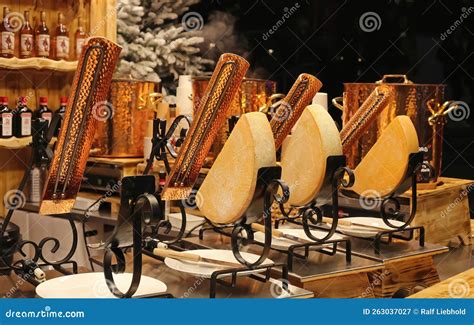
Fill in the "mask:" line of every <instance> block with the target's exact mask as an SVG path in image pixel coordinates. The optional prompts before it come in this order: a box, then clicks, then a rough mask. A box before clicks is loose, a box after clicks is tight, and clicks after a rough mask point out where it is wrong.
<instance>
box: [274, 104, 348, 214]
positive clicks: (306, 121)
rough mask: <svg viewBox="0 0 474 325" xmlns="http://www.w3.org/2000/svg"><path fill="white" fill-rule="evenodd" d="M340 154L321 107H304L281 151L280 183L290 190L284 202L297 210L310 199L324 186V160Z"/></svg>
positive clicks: (333, 130) (332, 125)
mask: <svg viewBox="0 0 474 325" xmlns="http://www.w3.org/2000/svg"><path fill="white" fill-rule="evenodd" d="M341 154H342V144H341V138H340V136H339V131H338V129H337V127H336V124H335V123H334V121H333V119H332V117H331V115H329V113H328V112H327V111H326V110H325V109H324V108H323V107H322V106H321V105H317V104H315V105H310V106H308V107H306V109H305V110H304V112H303V114H302V115H301V117H300V119H299V120H298V123H297V124H296V126H295V128H294V131H293V133H292V134H291V136H289V137H288V138H287V139H286V141H285V142H284V144H283V147H282V154H281V166H282V180H283V181H284V182H285V183H286V184H287V185H288V186H289V188H290V198H289V200H288V202H289V203H290V204H291V205H297V206H301V205H305V204H307V203H309V202H310V201H311V200H312V199H314V198H315V197H316V195H317V194H318V193H319V191H320V189H321V186H322V184H323V182H324V176H325V173H326V161H327V158H328V157H329V156H335V155H341Z"/></svg>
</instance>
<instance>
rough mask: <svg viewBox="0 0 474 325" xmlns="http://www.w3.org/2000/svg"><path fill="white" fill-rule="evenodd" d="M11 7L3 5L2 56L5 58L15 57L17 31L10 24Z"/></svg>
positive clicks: (1, 27)
mask: <svg viewBox="0 0 474 325" xmlns="http://www.w3.org/2000/svg"><path fill="white" fill-rule="evenodd" d="M9 16H10V9H9V8H8V7H3V20H2V23H1V24H0V38H1V40H0V41H1V44H0V56H1V57H4V58H11V57H13V54H14V51H15V33H14V29H13V28H12V26H11V25H10V19H9Z"/></svg>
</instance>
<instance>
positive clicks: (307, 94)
mask: <svg viewBox="0 0 474 325" xmlns="http://www.w3.org/2000/svg"><path fill="white" fill-rule="evenodd" d="M322 86H323V84H322V83H321V81H319V79H317V78H316V77H314V76H312V75H310V74H307V73H302V74H300V75H299V76H298V79H296V81H295V83H294V84H293V86H292V87H291V89H290V91H289V92H288V94H287V95H286V97H285V98H283V99H282V101H281V105H280V106H279V107H278V108H277V110H276V112H275V115H274V116H273V117H272V120H271V121H270V125H271V127H272V131H273V137H274V138H275V148H276V149H277V150H278V149H279V148H280V146H281V144H282V143H283V140H285V138H286V136H287V135H288V134H290V132H291V129H292V128H293V126H295V124H296V122H297V121H298V119H299V118H300V116H301V114H303V111H304V109H305V108H306V106H308V105H309V104H311V101H312V100H313V97H314V95H316V93H317V92H318V91H319V89H321V87H322Z"/></svg>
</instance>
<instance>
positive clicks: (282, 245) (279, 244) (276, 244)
mask: <svg viewBox="0 0 474 325" xmlns="http://www.w3.org/2000/svg"><path fill="white" fill-rule="evenodd" d="M278 230H279V231H281V232H283V233H285V234H288V235H293V236H296V237H299V238H301V239H306V240H310V241H312V239H310V238H308V236H306V234H305V232H304V230H303V229H290V228H279V229H278ZM311 233H312V234H313V235H314V236H315V237H316V238H323V237H324V236H326V235H327V231H323V230H311ZM253 236H254V240H255V241H257V242H259V243H262V244H263V243H264V242H265V234H264V233H263V232H260V231H256V232H255V233H254V235H253ZM340 239H343V237H342V236H341V235H339V234H333V235H332V236H331V238H329V240H340ZM297 244H300V243H299V242H295V241H293V240H291V239H287V238H275V237H273V238H272V247H273V248H274V249H280V250H287V249H288V248H289V247H290V246H292V245H297ZM327 246H332V244H327V245H322V246H321V247H327Z"/></svg>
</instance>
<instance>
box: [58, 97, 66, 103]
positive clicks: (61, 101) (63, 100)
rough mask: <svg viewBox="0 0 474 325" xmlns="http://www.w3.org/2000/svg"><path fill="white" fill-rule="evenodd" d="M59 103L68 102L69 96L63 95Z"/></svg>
mask: <svg viewBox="0 0 474 325" xmlns="http://www.w3.org/2000/svg"><path fill="white" fill-rule="evenodd" d="M59 103H60V104H61V105H66V104H67V97H66V96H62V97H61V98H59Z"/></svg>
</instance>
